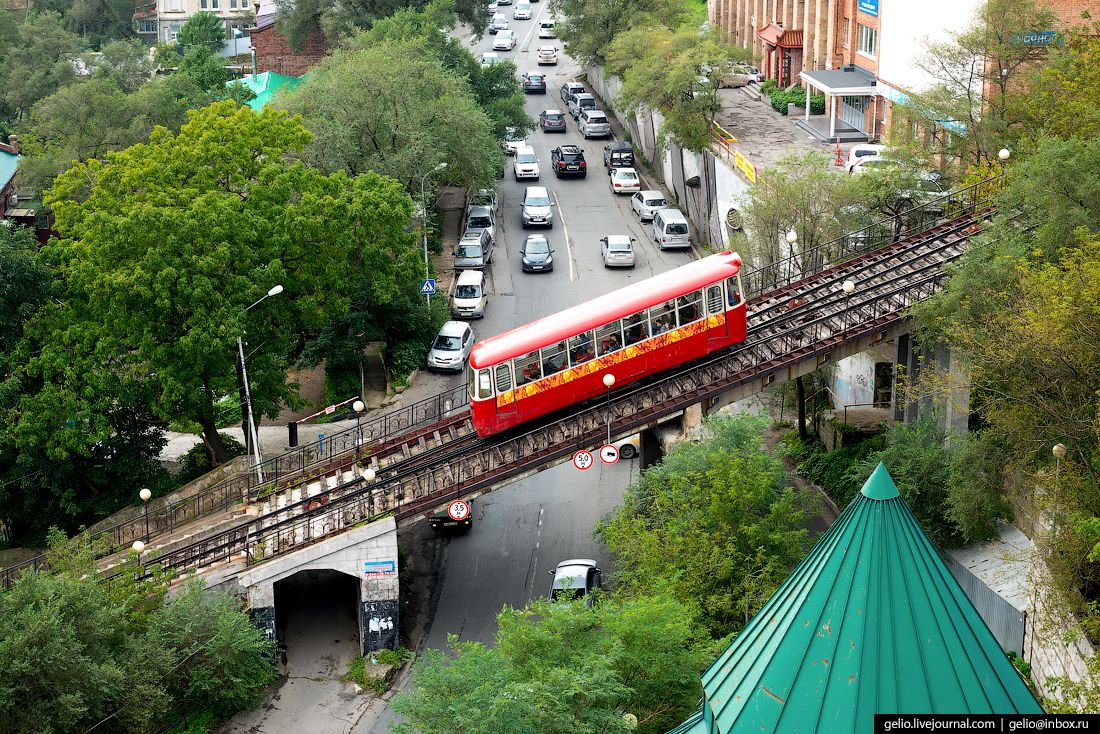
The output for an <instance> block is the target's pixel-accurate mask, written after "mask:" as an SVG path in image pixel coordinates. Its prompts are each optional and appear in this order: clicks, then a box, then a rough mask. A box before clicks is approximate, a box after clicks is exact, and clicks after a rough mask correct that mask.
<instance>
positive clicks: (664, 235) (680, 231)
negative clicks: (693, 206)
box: [653, 209, 691, 250]
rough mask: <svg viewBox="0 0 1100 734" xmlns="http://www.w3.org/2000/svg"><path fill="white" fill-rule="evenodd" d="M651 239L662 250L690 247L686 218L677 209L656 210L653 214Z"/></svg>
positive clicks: (689, 233) (689, 234)
mask: <svg viewBox="0 0 1100 734" xmlns="http://www.w3.org/2000/svg"><path fill="white" fill-rule="evenodd" d="M653 239H654V240H656V241H657V245H658V246H659V247H660V248H661V249H662V250H665V249H668V248H670V247H674V248H675V247H681V248H682V247H691V232H690V230H689V228H688V220H687V217H685V216H684V213H683V212H682V211H680V210H679V209H658V210H657V211H656V212H654V213H653Z"/></svg>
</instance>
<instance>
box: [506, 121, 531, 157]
mask: <svg viewBox="0 0 1100 734" xmlns="http://www.w3.org/2000/svg"><path fill="white" fill-rule="evenodd" d="M500 145H501V147H502V148H504V152H505V153H506V154H507V155H515V154H516V150H518V149H519V148H524V147H527V136H526V135H524V134H523V133H521V132H519V131H517V130H516V129H515V128H514V127H509V128H506V129H505V130H504V140H502V141H501V143H500Z"/></svg>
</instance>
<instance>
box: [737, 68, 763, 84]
mask: <svg viewBox="0 0 1100 734" xmlns="http://www.w3.org/2000/svg"><path fill="white" fill-rule="evenodd" d="M739 71H740V72H741V73H742V74H744V75H745V76H747V77H748V78H749V82H751V83H752V84H759V83H760V76H761V75H760V67H758V66H753V65H752V64H741V65H740V69H739Z"/></svg>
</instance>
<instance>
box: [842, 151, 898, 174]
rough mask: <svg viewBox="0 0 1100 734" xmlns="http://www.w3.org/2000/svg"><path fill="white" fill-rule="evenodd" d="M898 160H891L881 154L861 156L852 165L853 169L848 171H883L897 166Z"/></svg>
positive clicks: (857, 172) (858, 172)
mask: <svg viewBox="0 0 1100 734" xmlns="http://www.w3.org/2000/svg"><path fill="white" fill-rule="evenodd" d="M897 167H898V162H897V161H895V160H891V159H889V158H886V157H884V156H881V155H872V156H866V157H863V158H860V159H859V160H857V161H856V162H855V164H853V165H852V170H850V171H848V173H855V174H860V173H870V172H872V171H883V170H889V169H891V168H897Z"/></svg>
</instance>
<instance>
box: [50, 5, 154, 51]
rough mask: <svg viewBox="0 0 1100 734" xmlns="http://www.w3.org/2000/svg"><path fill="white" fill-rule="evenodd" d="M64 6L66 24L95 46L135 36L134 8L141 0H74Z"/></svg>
mask: <svg viewBox="0 0 1100 734" xmlns="http://www.w3.org/2000/svg"><path fill="white" fill-rule="evenodd" d="M64 4H65V5H67V6H68V7H65V8H62V9H60V10H59V11H58V12H61V13H63V14H64V16H65V27H66V28H67V29H68V30H70V31H72V32H73V33H78V34H80V36H81V37H82V38H83V39H85V41H86V42H87V43H88V44H89V45H91V46H101V45H104V44H108V43H110V42H111V41H117V40H124V39H132V38H134V37H135V36H136V33H135V32H134V26H133V23H134V11H135V10H136V9H137V6H138V4H139V3H138V0H70V1H69V2H67V3H64Z"/></svg>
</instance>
